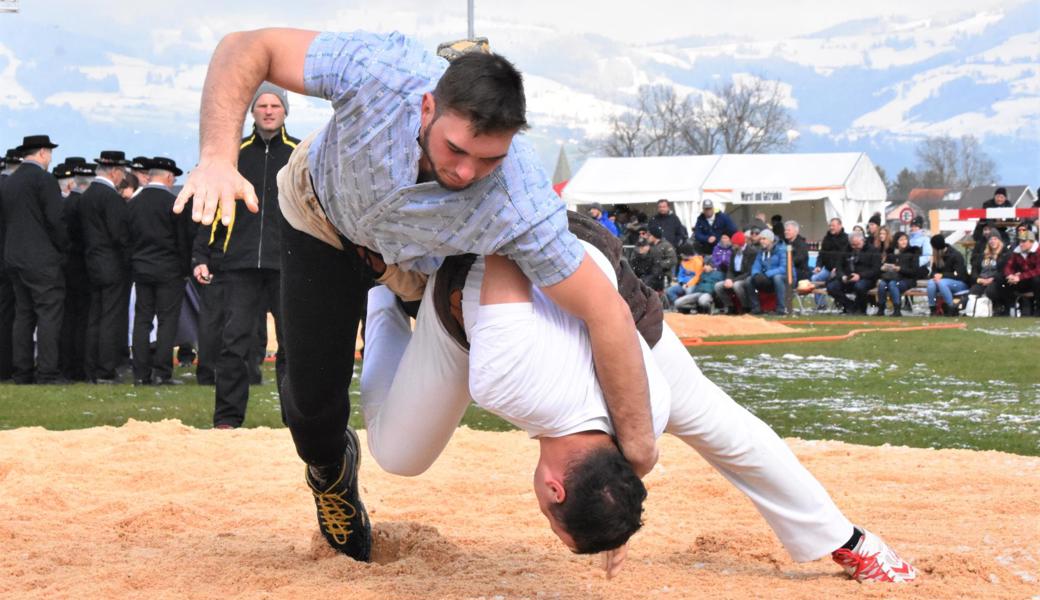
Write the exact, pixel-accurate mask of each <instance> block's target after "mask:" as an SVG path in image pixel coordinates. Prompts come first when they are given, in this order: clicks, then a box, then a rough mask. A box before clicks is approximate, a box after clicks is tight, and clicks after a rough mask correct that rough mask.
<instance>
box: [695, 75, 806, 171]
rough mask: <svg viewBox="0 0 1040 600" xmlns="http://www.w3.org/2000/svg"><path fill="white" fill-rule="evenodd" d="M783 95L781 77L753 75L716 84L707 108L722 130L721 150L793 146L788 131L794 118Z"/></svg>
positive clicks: (748, 151)
mask: <svg viewBox="0 0 1040 600" xmlns="http://www.w3.org/2000/svg"><path fill="white" fill-rule="evenodd" d="M783 99H784V98H783V93H782V91H781V87H780V82H779V81H770V80H765V79H754V80H752V81H750V82H746V81H745V82H741V83H739V84H738V83H728V84H726V85H724V86H722V87H720V88H716V90H715V93H714V96H713V97H711V98H709V100H708V102H707V105H708V107H707V112H708V114H709V115H711V118H712V119H713V120H714V122H715V127H716V128H717V130H718V132H719V133H718V136H719V138H720V140H719V141H720V143H721V148H720V150H721V151H722V152H725V153H727V154H758V153H763V152H777V151H780V152H783V151H786V150H790V149H791V147H792V142H791V139H790V138H789V137H788V136H787V132H788V131H789V130H791V129H793V128H794V126H795V122H794V118H793V117H792V116H791V113H790V111H789V110H788V109H787V107H785V106H784V104H783Z"/></svg>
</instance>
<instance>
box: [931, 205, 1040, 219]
mask: <svg viewBox="0 0 1040 600" xmlns="http://www.w3.org/2000/svg"><path fill="white" fill-rule="evenodd" d="M936 212H938V213H939V220H940V221H968V220H972V219H994V220H998V221H1015V220H1018V219H1037V218H1040V208H962V209H942V210H938V211H936Z"/></svg>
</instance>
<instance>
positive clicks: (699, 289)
mask: <svg viewBox="0 0 1040 600" xmlns="http://www.w3.org/2000/svg"><path fill="white" fill-rule="evenodd" d="M717 247H718V246H716V248H717ZM722 279H723V273H722V271H720V270H718V269H716V268H715V267H713V266H712V264H711V262H710V261H709V262H708V263H707V264H705V265H704V272H703V273H701V276H700V280H699V281H698V282H697V285H695V286H693V287H692V288H690V291H689V292H688V293H687V294H686V295H685V296H683V297H682V298H679V299H678V300H677V301H676V302H675V310H677V311H679V312H681V313H690V312H693V311H697V312H703V313H708V314H709V315H710V314H711V307H712V305H714V304H715V284H717V283H721V282H722Z"/></svg>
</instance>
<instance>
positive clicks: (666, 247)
mask: <svg viewBox="0 0 1040 600" xmlns="http://www.w3.org/2000/svg"><path fill="white" fill-rule="evenodd" d="M663 236H664V234H663V233H662V232H661V228H660V227H659V226H657V225H652V226H650V227H648V228H647V231H646V239H647V241H649V242H650V256H652V257H653V258H654V260H656V261H657V263H658V264H659V265H661V273H663V274H664V275H665V277H672V276H673V275H674V274H675V267H676V266H678V264H679V257H678V255H677V254H676V253H675V246H673V245H671V244H670V243H669V242H668V240H666V239H664V237H663ZM654 289H656V290H657V291H659V292H660V291H661V290H662V289H663V288H654Z"/></svg>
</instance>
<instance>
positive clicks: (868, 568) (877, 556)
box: [831, 529, 917, 583]
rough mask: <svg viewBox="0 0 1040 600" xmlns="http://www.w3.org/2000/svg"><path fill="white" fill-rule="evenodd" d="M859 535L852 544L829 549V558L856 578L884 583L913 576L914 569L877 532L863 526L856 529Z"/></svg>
mask: <svg viewBox="0 0 1040 600" xmlns="http://www.w3.org/2000/svg"><path fill="white" fill-rule="evenodd" d="M860 531H861V532H863V537H861V538H860V539H859V543H858V544H856V548H855V549H853V550H849V549H847V548H838V549H837V550H835V551H834V552H832V553H831V558H833V559H834V562H836V563H838V564H839V565H841V566H842V568H843V569H845V572H846V573H848V574H849V577H851V578H852V579H855V580H856V581H859V582H860V583H862V582H864V581H884V582H888V583H906V582H909V581H913V580H914V579H915V578H917V571H916V570H914V568H913V567H912V566H911V565H910V563H908V562H906V561H904V560H903V559H901V558H899V556H898V555H897V554H896V553H895V551H894V550H892V549H891V548H889V547H888V544H886V543H885V541H884V540H882V539H881V538H879V537H878V536H876V535H874V534H873V533H870V532H869V531H867V530H866V529H860Z"/></svg>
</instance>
